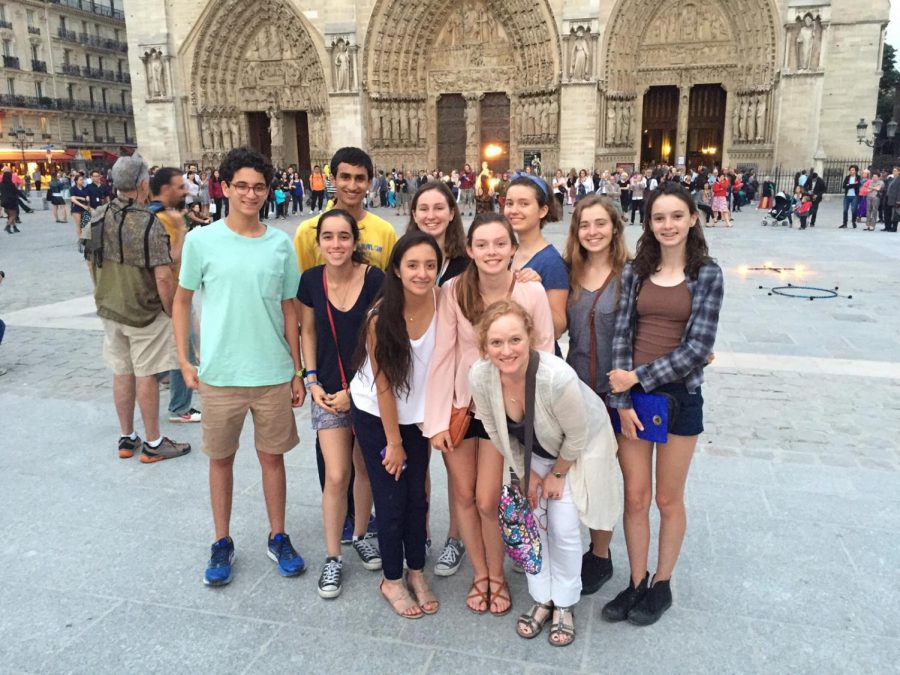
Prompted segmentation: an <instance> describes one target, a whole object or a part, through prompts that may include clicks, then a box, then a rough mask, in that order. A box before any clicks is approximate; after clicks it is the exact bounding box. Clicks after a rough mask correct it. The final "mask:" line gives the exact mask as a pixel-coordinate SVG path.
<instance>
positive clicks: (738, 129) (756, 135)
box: [731, 93, 768, 143]
mask: <svg viewBox="0 0 900 675" xmlns="http://www.w3.org/2000/svg"><path fill="white" fill-rule="evenodd" d="M767 98H768V95H767V94H752V93H751V94H739V95H738V99H737V100H736V101H735V102H734V107H733V108H732V111H731V112H732V120H731V135H732V139H733V140H734V141H735V142H736V143H756V142H760V141H765V140H766V136H767V134H766V112H767V108H768V106H767Z"/></svg>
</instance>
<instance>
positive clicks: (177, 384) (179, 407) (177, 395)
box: [169, 312, 197, 415]
mask: <svg viewBox="0 0 900 675" xmlns="http://www.w3.org/2000/svg"><path fill="white" fill-rule="evenodd" d="M188 359H190V362H191V363H193V364H194V365H195V366H196V365H197V355H196V354H195V353H194V313H193V312H191V334H190V337H189V338H188ZM193 396H194V392H193V391H192V390H191V389H190V388H189V387H188V386H187V384H185V382H184V376H183V375H182V374H181V369H180V368H174V369H173V370H170V371H169V414H170V415H185V414H187V412H188V411H189V410H190V409H191V400H192V399H193Z"/></svg>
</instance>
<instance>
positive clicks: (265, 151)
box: [247, 112, 272, 157]
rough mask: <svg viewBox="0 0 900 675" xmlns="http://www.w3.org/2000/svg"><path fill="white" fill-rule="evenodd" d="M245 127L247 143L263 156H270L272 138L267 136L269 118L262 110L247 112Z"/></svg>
mask: <svg viewBox="0 0 900 675" xmlns="http://www.w3.org/2000/svg"><path fill="white" fill-rule="evenodd" d="M247 127H248V131H249V134H248V135H249V145H250V147H251V148H253V149H254V150H256V151H257V152H259V153H260V154H261V155H262V156H263V157H271V156H272V138H271V136H269V119H268V118H267V117H266V113H264V112H248V113H247Z"/></svg>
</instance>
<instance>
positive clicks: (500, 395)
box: [469, 300, 622, 646]
mask: <svg viewBox="0 0 900 675" xmlns="http://www.w3.org/2000/svg"><path fill="white" fill-rule="evenodd" d="M532 331H533V326H532V321H531V317H530V316H529V315H528V313H527V312H526V311H525V309H524V308H523V307H522V306H521V305H519V304H518V303H516V302H515V301H513V300H501V301H499V302H495V303H494V304H492V305H491V306H490V307H488V308H487V309H486V310H485V312H484V314H483V315H482V318H481V321H480V322H479V325H478V332H479V341H480V348H481V353H482V355H483V356H484V357H485V358H484V360H482V361H479V362H478V363H476V364H475V365H474V366H473V367H472V369H471V371H470V372H469V382H470V384H471V387H472V396H473V398H474V400H475V405H476V408H477V409H478V411H479V414H480V415H481V419H482V423H483V424H484V428H485V430H486V431H487V433H488V435H489V436H490V438H491V441H492V442H493V444H494V445H496V446H497V448H498V450H499V451H500V452H501V454H502V455H503V456H504V459H505V460H506V462H507V464H509V465H510V467H511V468H512V469H513V471H515V472H516V475H518V476H522V467H523V465H524V454H523V442H524V441H523V439H524V418H525V371H526V369H527V367H528V361H529V358H531V359H540V363H539V366H538V370H537V377H536V389H535V402H534V447H533V457H532V464H531V467H532V469H531V478H530V485H529V494H528V500H529V502H530V503H531V507H532V509H533V510H534V513H535V517H536V520H537V521H538V527H539V529H540V533H541V544H542V567H541V571H540V573H538V574H535V575H528V592H529V593H530V594H531V596H532V598H533V599H534V601H535V604H534V605H533V606H532V607H531V609H530V610H529V611H528V612H526V613H525V614H523V615H522V616H520V617H519V620H518V622H517V625H516V632H517V633H518V634H519V635H520V636H521V637H523V638H526V639H530V638H533V637H535V636H537V635H538V634H539V633H540V632H541V629H542V628H543V626H544V624H545V623H546V622H547V619H549V618H550V616H551V613H552V615H553V621H552V624H551V627H550V634H549V640H550V644H552V645H554V646H565V645H568V644H571V643H572V641H573V640H574V639H575V615H574V612H573V607H574V605H575V604H576V603H577V602H578V599H579V597H580V594H581V550H582V549H581V534H580V529H579V528H580V523H584V524H585V525H586V526H587V527H589V528H593V529H598V530H611V529H612V527H613V524H614V523H615V522H616V520H618V518H619V514H620V512H621V508H622V497H621V494H620V491H619V483H618V466H617V464H616V440H615V435H614V434H613V431H612V426H611V424H610V422H609V416H608V415H607V413H606V408H605V406H604V404H603V402H602V401H601V400H600V398H599V397H598V396H597V395H596V394H595V393H594V392H593V391H591V389H590V387H588V386H587V385H586V384H584V383H583V382H582V381H581V380H580V379H579V378H578V375H576V373H575V371H574V370H572V368H571V367H570V366H569V365H568V364H567V363H566V362H565V361H563V360H562V359H560V358H558V357H556V356H554V355H552V354H548V353H539V352H536V351H533V350H532Z"/></svg>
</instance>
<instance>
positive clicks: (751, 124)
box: [746, 96, 756, 141]
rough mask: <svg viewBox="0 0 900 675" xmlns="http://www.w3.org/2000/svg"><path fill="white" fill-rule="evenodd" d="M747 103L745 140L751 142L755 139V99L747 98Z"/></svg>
mask: <svg viewBox="0 0 900 675" xmlns="http://www.w3.org/2000/svg"><path fill="white" fill-rule="evenodd" d="M749 99H750V100H749V102H748V103H747V136H746V139H747V140H748V141H752V140H754V139H755V138H756V99H755V98H754V97H753V96H750V97H749Z"/></svg>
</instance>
